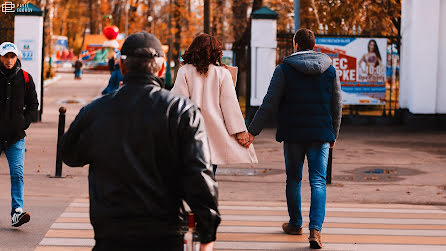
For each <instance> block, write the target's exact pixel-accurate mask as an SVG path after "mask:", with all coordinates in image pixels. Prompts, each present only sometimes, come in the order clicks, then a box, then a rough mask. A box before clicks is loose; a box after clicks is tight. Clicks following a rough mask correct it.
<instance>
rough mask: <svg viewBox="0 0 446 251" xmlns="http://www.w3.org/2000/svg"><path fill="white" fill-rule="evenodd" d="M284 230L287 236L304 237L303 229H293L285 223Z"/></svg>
mask: <svg viewBox="0 0 446 251" xmlns="http://www.w3.org/2000/svg"><path fill="white" fill-rule="evenodd" d="M282 229H283V231H284V232H285V233H287V234H294V235H302V228H301V227H292V226H290V225H289V224H288V223H283V225H282Z"/></svg>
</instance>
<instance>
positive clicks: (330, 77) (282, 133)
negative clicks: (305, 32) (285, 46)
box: [248, 50, 342, 143]
mask: <svg viewBox="0 0 446 251" xmlns="http://www.w3.org/2000/svg"><path fill="white" fill-rule="evenodd" d="M274 112H277V113H278V126H277V134H276V140H277V141H279V142H282V141H285V142H287V143H309V142H334V141H335V140H336V138H337V136H338V134H339V127H340V123H341V113H342V97H341V86H340V82H339V78H338V77H337V76H336V70H335V68H334V67H333V66H332V65H331V59H330V57H328V56H327V55H325V54H323V53H318V52H314V51H311V50H307V51H299V52H296V53H294V54H292V55H290V56H288V57H287V58H285V60H284V62H283V63H282V64H280V65H278V66H277V67H276V70H275V71H274V74H273V77H272V79H271V82H270V86H269V88H268V92H267V94H266V95H265V97H264V99H263V103H262V105H261V106H260V107H259V110H258V111H257V113H256V115H255V116H254V119H253V120H252V122H251V124H250V126H249V129H248V131H249V132H250V133H251V134H253V135H258V134H259V133H260V132H261V130H262V129H263V127H264V125H265V122H266V121H268V119H269V118H270V117H271V114H272V113H274Z"/></svg>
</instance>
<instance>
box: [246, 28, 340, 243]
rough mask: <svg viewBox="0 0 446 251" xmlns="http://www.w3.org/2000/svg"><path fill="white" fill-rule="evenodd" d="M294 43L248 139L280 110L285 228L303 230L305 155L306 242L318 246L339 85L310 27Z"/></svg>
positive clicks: (335, 131)
mask: <svg viewBox="0 0 446 251" xmlns="http://www.w3.org/2000/svg"><path fill="white" fill-rule="evenodd" d="M293 44H294V49H295V51H296V52H295V53H293V54H292V55H290V56H289V57H287V58H285V60H284V62H283V63H282V64H280V65H278V66H277V67H276V70H275V72H274V74H273V77H272V79H271V83H270V86H269V88H268V91H267V94H266V96H265V98H264V99H263V103H262V105H261V106H260V108H259V110H258V111H257V113H256V115H255V116H254V119H253V120H252V122H251V124H250V126H249V128H248V131H249V133H251V134H252V135H251V138H250V141H249V142H248V143H246V145H249V144H250V143H251V142H252V141H253V140H254V136H255V135H258V134H260V132H261V131H262V129H263V127H264V124H265V121H267V120H268V119H269V118H270V117H271V114H272V113H273V112H277V111H278V126H277V134H276V140H277V141H279V142H282V141H283V142H284V144H283V149H284V155H285V166H286V174H287V180H286V196H287V204H288V214H289V216H290V220H289V222H288V223H284V224H283V226H282V228H283V230H284V232H285V233H287V234H302V211H301V196H300V185H301V180H302V167H303V163H304V159H305V155H306V156H307V159H308V169H309V170H308V171H309V175H310V185H311V209H310V225H309V228H310V238H309V240H310V247H312V248H321V247H322V243H321V240H320V231H321V229H322V223H323V221H324V217H325V201H326V180H325V179H326V172H327V163H328V152H329V148H331V147H334V144H335V141H336V138H337V137H338V134H339V127H340V124H341V114H342V113H341V110H342V98H341V86H340V83H339V78H338V77H337V76H336V70H335V68H334V67H333V66H332V65H331V60H330V57H328V56H327V55H325V54H322V53H317V52H314V51H313V47H314V45H315V38H314V33H313V32H312V31H311V30H308V29H300V30H298V31H297V32H296V34H295V35H294V39H293Z"/></svg>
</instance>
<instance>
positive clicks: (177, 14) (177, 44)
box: [173, 0, 184, 79]
mask: <svg viewBox="0 0 446 251" xmlns="http://www.w3.org/2000/svg"><path fill="white" fill-rule="evenodd" d="M181 1H183V0H175V1H174V13H173V16H174V20H175V41H174V43H173V47H174V49H175V50H174V54H173V61H174V62H175V68H174V79H175V78H176V76H177V72H178V69H179V68H180V49H181V8H183V7H184V6H183V4H181Z"/></svg>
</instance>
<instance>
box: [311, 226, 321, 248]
mask: <svg viewBox="0 0 446 251" xmlns="http://www.w3.org/2000/svg"><path fill="white" fill-rule="evenodd" d="M308 240H309V241H310V248H313V249H320V248H322V241H321V232H319V231H317V230H316V229H310V237H308Z"/></svg>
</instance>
